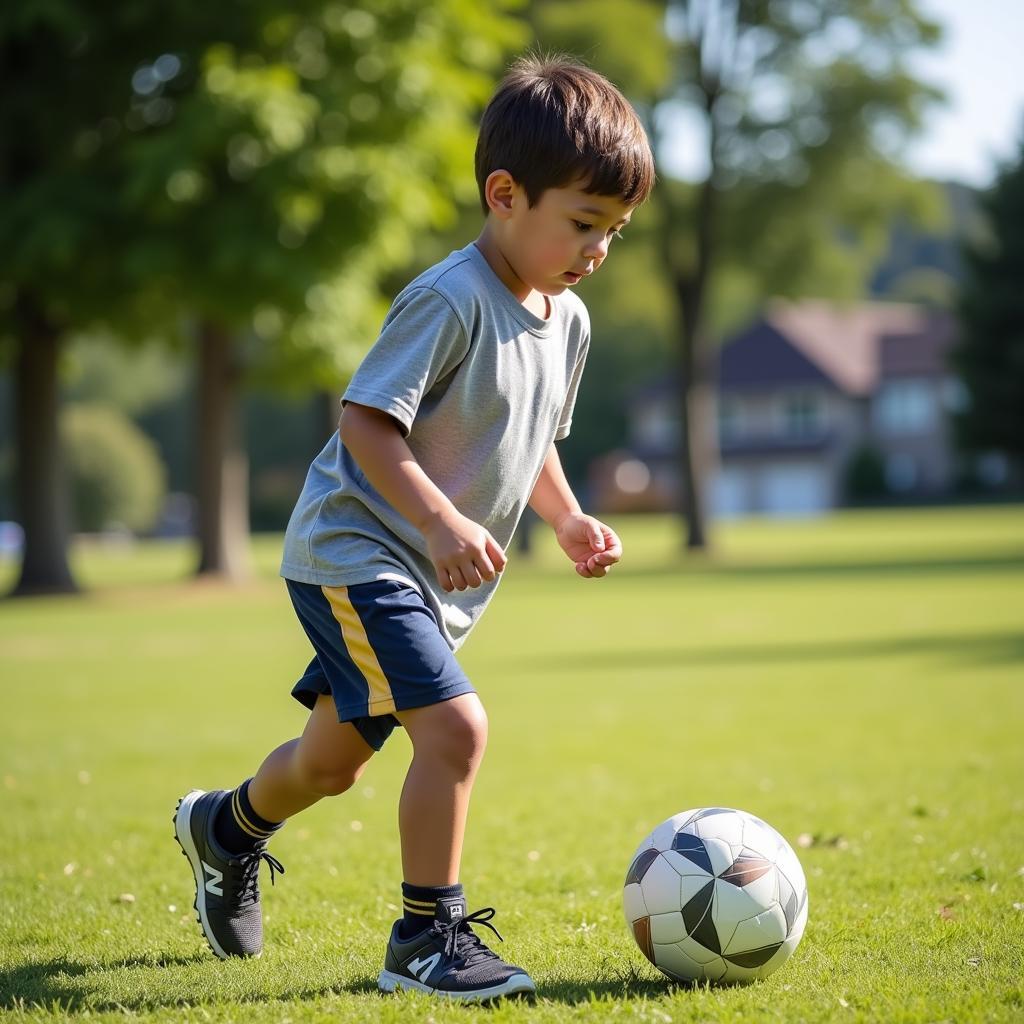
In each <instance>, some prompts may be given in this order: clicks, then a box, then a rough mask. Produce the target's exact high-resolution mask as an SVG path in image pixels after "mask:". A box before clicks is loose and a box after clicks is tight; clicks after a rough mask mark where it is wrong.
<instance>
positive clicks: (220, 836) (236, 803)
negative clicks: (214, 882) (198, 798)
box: [213, 779, 284, 853]
mask: <svg viewBox="0 0 1024 1024" xmlns="http://www.w3.org/2000/svg"><path fill="white" fill-rule="evenodd" d="M250 782H252V779H246V780H245V782H243V783H242V784H241V785H240V786H239V787H238V789H236V790H235V791H234V792H233V793H232V794H231V796H229V797H228V799H227V800H225V801H224V803H222V804H221V805H220V810H219V811H218V812H217V817H216V818H215V819H214V822H213V836H214V838H215V839H216V840H217V842H218V843H220V845H221V846H223V847H224V849H225V850H227V851H228V853H248V852H249V851H250V850H254V849H255V848H256V847H257V846H260V845H262V844H263V843H265V842H266V841H267V840H268V839H269V838H270V837H271V836H272V835H273V834H274V833H275V832H276V831H277V830H278V829H279V828H280V827H281V826H282V825H283V824H284V822H282V821H267V820H266V819H265V818H261V817H260V816H259V815H258V814H257V813H256V812H255V811H254V810H253V809H252V804H251V803H249V783H250Z"/></svg>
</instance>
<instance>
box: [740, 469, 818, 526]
mask: <svg viewBox="0 0 1024 1024" xmlns="http://www.w3.org/2000/svg"><path fill="white" fill-rule="evenodd" d="M757 507H758V510H759V511H761V512H766V513H768V515H775V516H790V515H793V516H807V515H816V514H818V513H821V512H824V511H826V510H827V509H828V507H829V486H828V477H827V475H826V472H825V470H824V469H822V468H821V467H820V466H816V465H813V464H811V463H806V462H777V463H771V464H769V465H767V466H763V467H762V468H761V471H760V473H759V476H758V489H757Z"/></svg>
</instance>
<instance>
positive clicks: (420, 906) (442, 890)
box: [401, 882, 464, 938]
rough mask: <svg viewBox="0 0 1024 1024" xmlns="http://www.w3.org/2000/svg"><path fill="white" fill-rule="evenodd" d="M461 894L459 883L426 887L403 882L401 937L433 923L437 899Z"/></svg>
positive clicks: (412, 933) (405, 936) (406, 936)
mask: <svg viewBox="0 0 1024 1024" xmlns="http://www.w3.org/2000/svg"><path fill="white" fill-rule="evenodd" d="M462 895H464V893H463V889H462V886H461V885H459V884H456V885H432V886H430V887H426V886H419V885H410V884H409V883H408V882H403V883H402V907H403V909H404V911H405V913H404V915H403V917H402V925H401V933H402V937H403V938H408V937H409V936H410V935H415V934H416V933H417V932H420V931H422V930H423V929H424V928H429V927H430V926H431V924H433V922H434V916H435V914H436V911H437V901H438V900H439V899H441V898H442V897H452V896H462Z"/></svg>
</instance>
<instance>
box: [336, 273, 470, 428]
mask: <svg viewBox="0 0 1024 1024" xmlns="http://www.w3.org/2000/svg"><path fill="white" fill-rule="evenodd" d="M468 351H469V338H468V335H467V333H466V329H465V326H464V325H463V322H462V320H461V318H460V317H459V315H458V314H457V313H456V311H455V310H454V309H453V307H452V306H451V305H450V303H449V302H448V300H447V299H446V298H445V297H444V296H443V295H442V294H441V293H440V292H438V291H435V290H434V289H433V288H416V289H414V290H413V291H411V292H409V293H407V294H405V295H400V296H399V297H398V299H396V300H395V303H394V305H393V306H392V307H391V310H390V311H389V312H388V315H387V318H386V319H385V320H384V326H383V327H382V328H381V332H380V335H379V336H378V338H377V340H376V341H375V342H374V344H373V347H372V348H371V349H370V351H369V352H367V354H366V356H365V358H364V359H363V361H362V362H361V363H360V364H359V368H358V369H357V370H356V372H355V374H354V375H353V377H352V380H351V382H350V383H349V386H348V387H347V388H346V389H345V393H344V395H342V398H341V400H342V402H343V403H344V402H356V403H357V404H359V405H368V406H370V407H371V408H374V409H380V410H381V411H382V412H386V413H387V414H388V415H389V416H393V417H394V418H395V419H396V420H397V421H398V423H399V424H400V425H401V427H402V431H403V433H405V434H408V433H409V430H410V429H411V427H412V422H413V420H414V419H415V417H416V410H417V409H418V408H419V406H420V402H421V401H422V400H423V396H424V395H425V394H427V392H429V391H430V389H431V388H432V387H434V385H435V384H436V383H437V382H438V381H439V380H443V379H444V378H445V377H447V376H448V375H449V374H450V373H451V372H452V371H453V370H455V369H456V368H457V367H458V365H459V363H460V362H462V360H463V359H464V358H465V357H466V354H467V353H468Z"/></svg>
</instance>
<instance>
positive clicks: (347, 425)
mask: <svg viewBox="0 0 1024 1024" xmlns="http://www.w3.org/2000/svg"><path fill="white" fill-rule="evenodd" d="M338 431H339V433H340V435H341V441H342V444H344V446H345V447H346V448H347V449H348V451H349V452H350V453H351V455H352V457H353V458H354V459H355V460H356V462H357V463H359V468H360V469H361V470H362V471H363V472H364V473H365V474H366V478H367V480H369V481H370V483H371V484H373V486H374V488H375V489H376V490H377V491H378V492H379V493H380V494H381V496H382V497H383V498H384V500H385V501H387V503H388V504H389V505H391V507H392V508H394V509H395V510H396V511H397V512H398V514H399V515H401V516H402V517H403V518H405V519H407V520H408V521H409V522H410V523H412V525H413V526H415V527H416V529H417V530H419V531H420V533H422V534H423V537H424V539H425V540H426V542H427V554H428V555H429V556H430V560H431V561H432V562H433V563H434V571H435V572H436V573H437V579H438V582H439V583H440V584H441V586H442V588H443V589H444V590H445V591H446V592H448V593H451V592H452V591H453V590H465V589H466V588H467V587H478V586H480V584H481V582H482V581H483V580H493V579H494V577H495V574H496V573H499V572H501V570H502V569H504V568H505V552H504V551H502V549H501V546H500V545H499V544H498V542H497V541H496V540H495V539H494V538H493V537H492V536H491V535H490V534H489V533H488V532H487V531H486V530H485V529H484V528H483V527H482V526H480V525H479V524H478V523H474V522H473V521H472V520H471V519H467V518H466V517H465V516H464V515H462V514H461V513H460V512H459V510H458V509H457V508H456V507H455V506H454V505H453V504H452V503H451V501H449V499H448V497H447V495H446V494H445V493H444V492H443V491H442V490H441V489H440V488H439V487H438V486H437V485H436V484H435V483H434V482H433V480H431V479H430V477H428V476H427V474H426V473H425V472H424V471H423V467H422V466H420V464H419V463H418V462H417V461H416V456H415V455H413V453H412V450H411V449H410V448H409V445H408V444H407V443H406V440H405V438H404V437H403V436H402V431H401V429H400V428H399V426H398V424H397V423H396V422H395V421H394V420H393V419H392V418H391V417H390V416H389V415H388V414H387V413H386V412H382V411H381V410H379V409H373V408H371V407H370V406H367V405H359V404H358V403H355V402H348V403H346V405H345V408H344V409H343V411H342V414H341V420H340V421H339V423H338Z"/></svg>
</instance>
